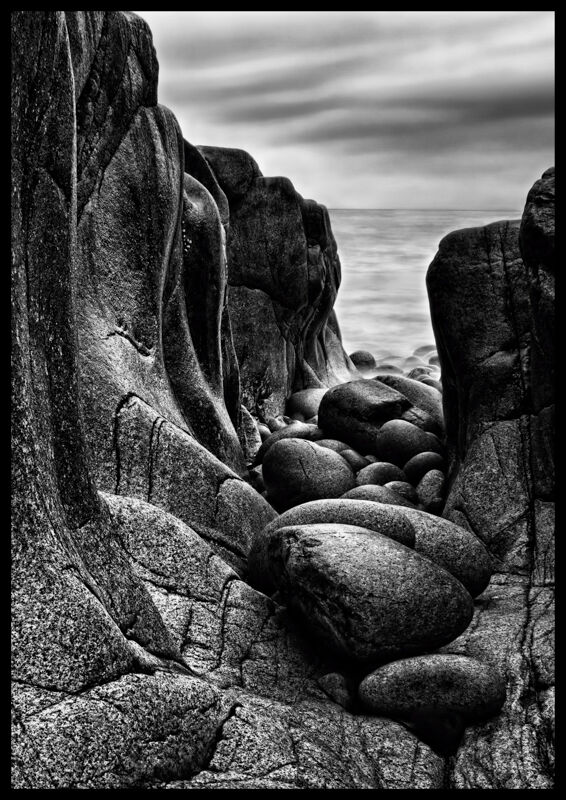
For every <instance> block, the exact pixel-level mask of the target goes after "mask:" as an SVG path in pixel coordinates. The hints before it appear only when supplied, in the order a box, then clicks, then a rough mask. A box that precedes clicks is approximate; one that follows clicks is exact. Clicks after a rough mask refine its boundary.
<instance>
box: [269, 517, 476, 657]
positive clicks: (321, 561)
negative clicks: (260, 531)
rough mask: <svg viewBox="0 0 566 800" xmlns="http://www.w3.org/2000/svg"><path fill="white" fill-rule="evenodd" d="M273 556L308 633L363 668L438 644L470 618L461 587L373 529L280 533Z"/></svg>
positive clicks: (277, 576)
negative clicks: (381, 660) (368, 664)
mask: <svg viewBox="0 0 566 800" xmlns="http://www.w3.org/2000/svg"><path fill="white" fill-rule="evenodd" d="M268 558H269V562H270V569H271V575H272V577H273V578H274V580H275V582H276V583H277V586H278V588H279V591H280V593H281V595H282V596H283V597H285V598H286V600H287V603H288V605H289V607H290V608H291V609H292V610H293V611H294V612H295V614H297V615H299V616H300V618H301V620H302V622H303V623H304V625H305V626H306V627H307V628H308V630H310V631H311V632H312V634H313V635H314V636H316V637H317V639H318V640H319V641H320V642H321V644H323V645H324V646H325V647H328V648H329V649H331V650H332V651H334V652H336V653H337V654H340V655H342V656H344V657H346V658H348V659H351V660H355V661H357V662H361V663H368V662H369V663H371V662H375V661H376V660H378V659H385V658H394V657H396V656H400V655H409V654H412V653H419V652H423V651H424V650H429V649H432V648H434V647H437V646H440V644H442V643H445V642H448V641H451V640H452V639H454V638H455V637H456V636H457V635H458V634H459V633H461V632H462V631H463V630H464V629H465V628H466V627H467V625H468V624H469V622H470V620H471V618H472V614H473V603H472V600H471V598H470V596H469V594H468V592H467V591H466V590H465V589H464V587H463V586H462V584H461V583H459V582H458V581H457V580H456V579H455V578H453V577H452V575H450V574H449V573H448V572H446V571H445V570H443V569H442V567H439V566H437V565H435V564H433V563H432V561H429V560H428V559H425V558H422V557H421V556H419V555H417V554H416V553H414V552H413V551H412V550H410V549H409V548H408V547H405V546H404V545H402V544H399V542H395V541H393V540H392V539H388V538H386V537H385V536H381V535H380V534H378V533H376V532H375V531H371V532H369V531H367V530H365V529H364V528H357V527H354V526H344V525H336V524H335V525H323V524H316V525H296V526H288V527H284V528H280V529H279V530H278V531H277V532H276V534H275V535H274V536H273V537H272V538H271V540H270V542H269V545H268Z"/></svg>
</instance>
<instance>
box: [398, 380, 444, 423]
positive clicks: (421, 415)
mask: <svg viewBox="0 0 566 800" xmlns="http://www.w3.org/2000/svg"><path fill="white" fill-rule="evenodd" d="M418 382H420V381H418ZM437 394H438V392H437ZM399 419H402V420H405V422H410V423H411V424H412V425H416V426H417V428H420V429H421V430H423V431H430V432H431V433H433V432H434V431H438V430H439V429H438V425H437V423H436V422H435V419H434V417H433V416H431V414H429V413H428V412H427V411H423V409H422V408H418V406H412V407H411V408H408V409H407V410H406V411H403V413H402V414H401V416H400V417H399Z"/></svg>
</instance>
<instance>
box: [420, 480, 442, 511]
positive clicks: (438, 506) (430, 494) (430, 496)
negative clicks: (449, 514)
mask: <svg viewBox="0 0 566 800" xmlns="http://www.w3.org/2000/svg"><path fill="white" fill-rule="evenodd" d="M445 483H446V481H445V479H444V473H443V472H441V471H440V470H439V469H431V470H429V471H428V472H426V473H425V474H424V475H423V477H422V478H421V479H420V481H419V482H418V484H417V497H418V498H419V502H420V503H421V505H422V507H423V508H424V510H425V511H430V512H431V513H433V514H440V512H441V511H442V509H443V507H444V499H445Z"/></svg>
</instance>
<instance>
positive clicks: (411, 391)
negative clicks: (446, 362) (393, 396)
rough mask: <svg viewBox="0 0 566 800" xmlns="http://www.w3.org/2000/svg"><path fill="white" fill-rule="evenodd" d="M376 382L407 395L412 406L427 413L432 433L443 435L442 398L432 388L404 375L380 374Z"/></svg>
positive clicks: (423, 367) (376, 377)
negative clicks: (431, 424) (430, 421)
mask: <svg viewBox="0 0 566 800" xmlns="http://www.w3.org/2000/svg"><path fill="white" fill-rule="evenodd" d="M420 369H426V367H425V366H421V367H420ZM374 380H379V381H380V382H381V383H384V384H385V385H386V386H390V387H391V388H393V389H396V390H397V391H398V392H401V394H403V395H405V397H406V398H407V399H408V400H409V401H410V402H411V405H413V406H417V408H420V409H422V410H423V411H426V413H427V414H428V415H429V417H430V419H431V420H432V423H433V427H432V428H431V430H432V432H433V433H436V434H438V435H440V436H442V435H443V433H444V412H443V410H442V398H441V397H439V395H438V392H437V391H436V390H434V389H433V388H432V387H431V386H426V384H423V383H422V381H418V380H413V379H412V378H408V377H404V376H402V375H385V374H384V375H380V374H379V373H378V374H377V375H376V376H375V378H374Z"/></svg>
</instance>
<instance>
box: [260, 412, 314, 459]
mask: <svg viewBox="0 0 566 800" xmlns="http://www.w3.org/2000/svg"><path fill="white" fill-rule="evenodd" d="M321 436H322V433H321V431H320V430H319V429H318V428H317V427H316V426H314V425H307V424H306V423H304V422H292V423H291V424H290V425H283V427H281V428H279V429H277V430H275V431H274V432H273V433H272V434H271V436H269V437H268V438H267V439H266V440H265V441H264V442H262V443H261V447H260V448H259V450H258V452H257V455H256V457H255V461H254V466H257V465H258V464H261V463H262V462H263V460H264V459H265V456H266V455H267V453H268V452H269V450H270V449H271V448H272V447H273V445H274V444H275V442H280V441H281V440H282V439H307V440H308V441H310V442H312V441H315V440H317V439H319V438H320V437H321Z"/></svg>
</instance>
